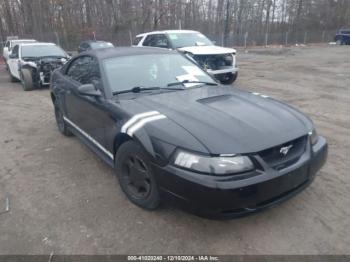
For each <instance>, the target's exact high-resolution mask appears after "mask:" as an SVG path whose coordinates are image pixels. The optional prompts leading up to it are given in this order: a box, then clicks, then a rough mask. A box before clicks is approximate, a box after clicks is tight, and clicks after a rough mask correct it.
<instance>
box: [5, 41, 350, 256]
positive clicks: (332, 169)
mask: <svg viewBox="0 0 350 262" xmlns="http://www.w3.org/2000/svg"><path fill="white" fill-rule="evenodd" d="M349 52H350V47H326V46H323V47H322V46H321V47H305V48H292V49H283V50H279V49H271V50H269V51H266V50H255V51H254V50H251V51H250V52H248V53H244V52H243V51H242V52H241V54H240V55H239V58H238V61H239V66H240V70H241V71H240V76H239V80H238V81H237V83H236V86H239V87H240V88H242V89H246V90H251V91H256V92H260V93H264V94H267V95H270V96H272V97H275V98H278V99H281V100H283V101H286V102H288V103H290V104H292V105H293V106H295V107H297V108H299V109H300V110H302V111H303V112H305V113H307V114H308V115H309V116H311V117H312V118H313V120H314V121H315V124H316V126H317V129H318V132H319V133H320V134H322V135H324V136H326V137H327V139H328V142H329V146H330V152H329V159H328V163H327V164H326V166H325V167H324V168H323V169H322V170H321V172H319V174H318V177H317V178H316V180H315V181H314V183H313V184H312V185H311V186H310V187H309V188H308V189H307V190H305V191H304V192H302V193H301V194H299V195H298V196H296V197H295V198H293V199H291V200H290V201H288V202H286V203H284V204H282V205H281V206H278V207H275V208H273V209H270V210H267V211H265V212H262V213H259V214H256V215H253V216H249V217H245V218H241V219H236V220H230V221H212V220H206V219H202V218H198V217H196V216H193V215H190V214H187V213H184V212H182V211H179V210H176V209H173V208H169V207H164V208H162V209H161V210H159V211H156V212H146V211H143V210H141V209H140V208H138V207H136V206H134V205H132V204H131V203H130V202H129V201H128V200H127V199H126V198H125V197H124V195H123V194H122V192H121V190H120V188H119V186H118V183H117V181H116V179H115V177H114V174H113V171H112V170H111V169H110V168H109V167H107V165H105V164H104V163H103V162H102V161H100V160H99V159H98V158H97V157H96V156H95V155H94V154H93V153H91V152H90V151H89V150H88V149H87V147H85V146H84V145H82V144H81V143H80V142H79V141H78V140H77V139H76V138H66V137H63V136H61V135H60V134H59V133H58V131H57V129H56V125H55V121H54V117H53V110H52V105H51V102H50V98H49V92H48V90H47V89H44V90H36V91H32V92H24V91H23V90H22V88H21V85H20V84H18V83H14V84H12V83H10V82H9V77H8V75H7V72H6V71H5V68H4V66H0V123H1V128H0V212H1V210H4V209H5V199H6V198H7V197H8V198H9V200H10V208H11V211H10V212H8V213H5V214H1V215H0V254H18V253H20V254H50V253H51V252H54V253H55V254H117V253H124V254H125V253H147V254H156V253H157V254H163V253H171V254H177V253H195V254H197V253H207V254H208V253H209V254H344V253H347V254H350V197H349V192H350V175H349V163H350V161H349V160H350V136H349V135H350V132H349V130H350V77H349V68H350V56H349Z"/></svg>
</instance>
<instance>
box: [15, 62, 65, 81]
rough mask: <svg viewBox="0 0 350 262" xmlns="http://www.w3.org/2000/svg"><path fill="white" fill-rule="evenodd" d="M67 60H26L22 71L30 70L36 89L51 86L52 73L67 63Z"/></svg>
mask: <svg viewBox="0 0 350 262" xmlns="http://www.w3.org/2000/svg"><path fill="white" fill-rule="evenodd" d="M67 60H68V59H66V58H61V57H60V58H56V57H41V58H40V57H39V58H35V59H34V58H33V59H31V58H27V59H24V61H23V63H22V65H21V69H28V70H29V71H30V72H31V76H32V81H33V85H34V86H35V87H41V86H47V85H49V84H50V78H51V74H52V72H53V71H54V70H55V69H57V68H60V67H61V66H62V65H63V64H65V63H66V62H67Z"/></svg>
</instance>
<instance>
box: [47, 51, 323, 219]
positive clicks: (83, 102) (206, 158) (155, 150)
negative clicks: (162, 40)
mask: <svg viewBox="0 0 350 262" xmlns="http://www.w3.org/2000/svg"><path fill="white" fill-rule="evenodd" d="M51 97H52V102H53V104H54V110H55V116H56V121H57V125H58V129H59V131H60V132H61V133H62V134H63V135H66V136H68V135H71V134H74V135H76V136H77V137H78V138H79V139H81V141H82V142H83V143H85V144H86V145H87V146H88V147H90V148H91V149H92V150H93V151H94V152H95V153H96V154H97V155H99V156H100V157H101V158H102V159H103V160H105V161H106V163H108V164H109V165H110V166H111V167H113V168H114V169H115V171H116V174H117V177H118V179H119V182H120V186H121V188H122V190H123V191H124V192H125V194H126V195H127V197H128V198H129V199H130V201H132V202H133V203H135V204H136V205H138V206H140V207H142V208H145V209H155V208H156V207H158V205H159V203H160V201H161V200H163V201H168V202H172V203H177V204H180V206H183V207H185V208H188V210H191V211H194V212H195V213H197V214H200V215H204V216H212V217H235V216H240V215H244V214H249V213H252V212H256V211H259V210H261V209H263V208H266V207H270V206H273V205H275V204H277V203H280V202H282V201H284V200H286V199H288V198H290V197H291V196H293V195H295V194H297V193H298V192H300V191H301V190H303V189H304V188H306V187H307V186H308V185H310V183H311V182H312V181H313V179H314V177H315V174H316V172H317V171H318V170H319V169H320V168H321V167H322V165H323V164H324V163H325V161H326V157H327V143H326V140H325V139H324V138H323V137H321V136H318V135H317V133H316V131H315V128H314V126H313V123H312V121H311V120H310V119H309V118H308V117H306V116H305V115H303V114H302V113H300V112H299V111H298V110H296V109H293V108H292V107H290V106H288V105H286V104H284V103H282V102H279V101H277V100H274V99H272V98H270V97H267V96H265V95H260V94H258V93H250V92H247V91H243V90H239V89H236V88H232V87H231V86H222V85H219V84H217V83H216V82H215V81H214V80H213V78H211V77H210V76H209V75H208V74H207V73H206V72H205V71H204V70H202V69H201V68H200V67H198V66H197V65H196V64H195V63H194V62H192V60H190V59H189V58H187V57H186V56H184V55H181V54H180V53H178V52H176V51H170V50H166V49H155V48H138V47H135V48H115V49H104V50H95V51H90V52H86V53H84V54H81V55H78V56H76V57H74V58H73V59H71V60H70V61H69V62H68V63H67V64H66V65H64V66H63V67H62V68H61V69H60V70H56V71H55V72H54V74H53V76H52V83H51Z"/></svg>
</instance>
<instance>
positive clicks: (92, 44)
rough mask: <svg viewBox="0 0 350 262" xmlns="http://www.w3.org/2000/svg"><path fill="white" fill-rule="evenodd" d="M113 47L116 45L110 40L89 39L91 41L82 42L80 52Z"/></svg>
mask: <svg viewBox="0 0 350 262" xmlns="http://www.w3.org/2000/svg"><path fill="white" fill-rule="evenodd" d="M111 47H114V45H113V44H112V43H110V42H105V41H96V40H89V41H84V42H82V43H80V45H79V47H78V53H81V52H85V51H89V50H95V49H102V48H111Z"/></svg>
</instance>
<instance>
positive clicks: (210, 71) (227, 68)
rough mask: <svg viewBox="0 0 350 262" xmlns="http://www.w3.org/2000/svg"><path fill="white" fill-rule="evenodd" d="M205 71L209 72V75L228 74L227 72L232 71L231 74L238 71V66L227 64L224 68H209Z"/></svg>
mask: <svg viewBox="0 0 350 262" xmlns="http://www.w3.org/2000/svg"><path fill="white" fill-rule="evenodd" d="M207 72H208V73H209V74H210V75H213V76H215V75H222V74H228V73H232V74H237V72H238V67H234V66H227V67H225V68H221V69H219V70H211V69H208V70H207Z"/></svg>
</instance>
